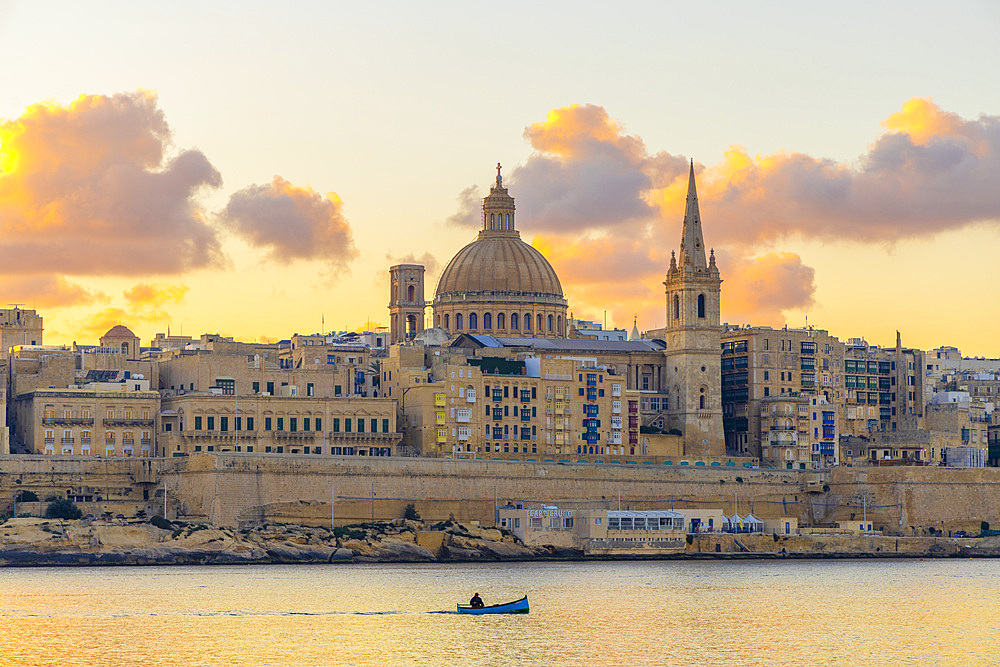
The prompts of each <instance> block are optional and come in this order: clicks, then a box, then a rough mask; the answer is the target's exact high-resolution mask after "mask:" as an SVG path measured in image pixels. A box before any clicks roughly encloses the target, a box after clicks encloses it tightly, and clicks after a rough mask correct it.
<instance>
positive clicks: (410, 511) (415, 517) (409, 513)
mask: <svg viewBox="0 0 1000 667" xmlns="http://www.w3.org/2000/svg"><path fill="white" fill-rule="evenodd" d="M403 518H404V519H409V520H410V521H420V512H418V511H417V508H416V506H415V505H414V504H413V503H410V504H409V505H407V506H406V509H404V510H403Z"/></svg>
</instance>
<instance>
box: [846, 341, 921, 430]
mask: <svg viewBox="0 0 1000 667" xmlns="http://www.w3.org/2000/svg"><path fill="white" fill-rule="evenodd" d="M923 369H924V353H923V352H922V351H921V350H916V349H911V348H904V347H903V346H902V345H901V343H900V335H899V332H898V331H897V332H896V346H895V347H894V348H882V347H878V346H876V345H869V344H868V343H867V342H866V341H865V340H864V339H862V338H851V339H849V340H848V341H847V343H846V344H845V346H844V391H845V393H844V425H843V426H844V427H843V429H842V432H843V433H845V434H850V435H858V436H863V435H868V434H872V433H874V432H876V431H897V430H899V431H911V430H916V429H919V428H920V427H921V426H922V424H923V417H924V389H923V385H924V370H923Z"/></svg>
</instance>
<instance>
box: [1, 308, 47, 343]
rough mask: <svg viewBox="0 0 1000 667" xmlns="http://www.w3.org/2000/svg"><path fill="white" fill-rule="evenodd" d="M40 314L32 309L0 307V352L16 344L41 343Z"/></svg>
mask: <svg viewBox="0 0 1000 667" xmlns="http://www.w3.org/2000/svg"><path fill="white" fill-rule="evenodd" d="M42 329H43V327H42V316H41V315H39V314H38V313H36V312H35V311H34V310H31V309H26V308H19V307H17V306H15V307H14V308H0V352H2V353H3V354H6V353H7V352H8V351H9V350H10V348H12V347H15V346H18V345H42Z"/></svg>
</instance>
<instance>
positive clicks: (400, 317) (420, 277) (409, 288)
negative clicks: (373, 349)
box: [389, 264, 426, 345]
mask: <svg viewBox="0 0 1000 667" xmlns="http://www.w3.org/2000/svg"><path fill="white" fill-rule="evenodd" d="M389 280H390V287H389V343H390V344H391V345H395V344H396V343H405V342H406V341H409V340H413V338H414V336H416V335H417V334H419V333H420V332H421V331H423V330H424V308H425V307H426V303H425V302H424V267H423V265H422V264H397V265H396V266H391V267H389Z"/></svg>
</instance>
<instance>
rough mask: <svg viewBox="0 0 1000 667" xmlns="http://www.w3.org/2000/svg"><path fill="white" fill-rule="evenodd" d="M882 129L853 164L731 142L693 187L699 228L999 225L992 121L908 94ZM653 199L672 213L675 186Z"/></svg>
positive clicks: (925, 231) (874, 234) (924, 230)
mask: <svg viewBox="0 0 1000 667" xmlns="http://www.w3.org/2000/svg"><path fill="white" fill-rule="evenodd" d="M884 126H885V127H886V128H887V129H888V130H889V131H888V132H887V133H885V134H882V135H880V136H879V137H877V138H876V139H875V140H874V142H873V143H872V145H871V146H870V147H869V149H868V151H867V152H866V153H865V154H864V155H862V156H861V157H860V159H859V160H858V163H857V165H856V166H854V165H849V164H844V163H840V162H836V161H834V160H829V159H823V158H816V157H812V156H810V155H806V154H803V153H794V152H788V153H777V154H773V155H767V156H756V157H752V156H750V155H749V154H748V153H747V152H746V150H744V149H743V148H740V147H738V146H734V147H732V148H731V149H730V150H729V151H728V152H727V154H726V156H725V159H724V160H723V162H722V163H721V164H719V165H715V166H710V167H707V168H706V169H705V170H704V172H703V176H702V177H701V178H700V180H699V183H698V189H699V197H700V200H701V202H702V209H703V213H705V212H706V211H710V212H711V213H710V215H708V216H706V232H707V231H708V230H709V229H711V230H712V233H713V234H715V236H716V238H724V239H726V242H727V243H728V244H731V245H744V246H752V245H755V244H759V243H764V242H773V241H775V240H779V239H787V238H789V237H791V236H801V237H805V238H816V239H827V240H829V239H844V240H849V241H854V242H859V243H883V242H887V241H888V242H891V241H895V240H899V239H903V238H908V237H929V236H933V235H934V234H937V233H939V232H942V231H946V230H953V229H959V228H962V227H965V226H966V225H969V224H974V223H977V222H982V221H993V222H996V221H1000V188H998V187H996V184H997V183H1000V117H998V116H985V115H981V116H980V117H979V118H978V119H976V120H965V119H962V118H961V117H959V116H958V115H957V114H953V113H948V112H945V111H943V110H941V109H940V107H938V106H937V105H935V104H934V103H933V102H932V101H931V100H929V99H912V100H909V101H908V102H906V103H905V104H904V105H903V108H902V110H901V111H899V112H897V113H894V114H892V115H890V116H889V118H888V119H887V120H886V121H885V123H884ZM651 196H652V199H653V200H654V201H656V203H657V205H658V206H660V207H661V209H662V210H663V211H664V214H666V213H667V212H668V211H676V210H677V209H678V206H679V204H678V201H679V197H680V195H679V194H678V193H677V192H676V190H671V191H669V192H668V191H667V190H662V191H660V192H656V193H652V195H651ZM710 221H714V222H710ZM706 241H708V239H706Z"/></svg>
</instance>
